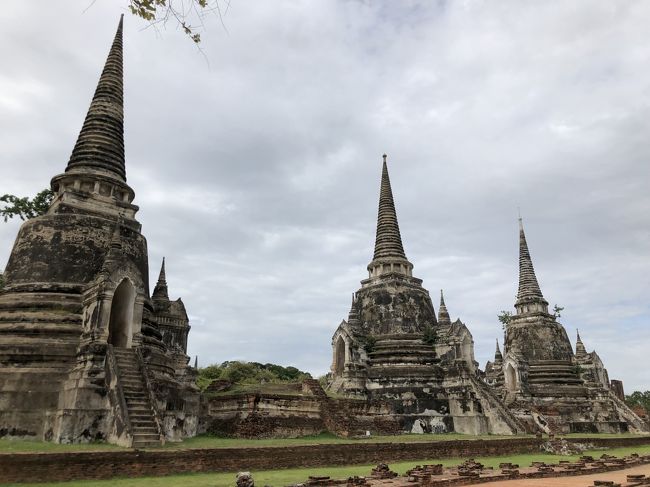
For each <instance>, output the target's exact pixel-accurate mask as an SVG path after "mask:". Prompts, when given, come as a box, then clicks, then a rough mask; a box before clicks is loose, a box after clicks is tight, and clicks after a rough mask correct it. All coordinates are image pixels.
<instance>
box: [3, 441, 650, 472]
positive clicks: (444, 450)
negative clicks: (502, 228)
mask: <svg viewBox="0 0 650 487" xmlns="http://www.w3.org/2000/svg"><path fill="white" fill-rule="evenodd" d="M544 441H545V440H542V439H538V438H506V439H494V440H453V441H435V442H433V441H432V442H426V443H425V442H423V443H413V442H411V443H369V442H368V443H365V442H363V440H360V441H359V442H357V443H353V444H329V445H306V446H296V447H274V448H271V447H268V448H267V447H265V448H219V449H188V450H135V451H114V452H107V451H102V452H71V453H10V454H0V483H9V482H36V481H42V480H43V479H48V481H64V480H91V479H109V478H113V477H144V476H165V475H174V474H181V473H191V472H237V471H240V470H271V469H273V470H275V469H282V468H298V467H319V466H335V465H353V464H373V463H379V462H395V461H406V460H424V459H437V458H451V457H474V456H498V455H511V454H521V453H533V452H538V451H540V445H541V444H542V443H543V442H544ZM568 441H570V442H576V443H591V444H593V445H594V446H595V447H607V448H615V447H624V446H625V447H634V446H639V445H647V444H650V436H640V437H631V438H630V437H627V438H571V439H569V440H568Z"/></svg>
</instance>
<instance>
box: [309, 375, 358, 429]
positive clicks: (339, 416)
mask: <svg viewBox="0 0 650 487" xmlns="http://www.w3.org/2000/svg"><path fill="white" fill-rule="evenodd" d="M302 384H303V389H306V390H308V391H309V392H311V393H312V394H313V395H314V397H315V398H316V400H317V401H318V402H319V403H320V405H321V415H322V418H323V422H324V423H325V427H326V428H327V429H328V431H329V432H330V433H333V434H335V435H337V436H342V437H348V436H352V435H353V434H355V433H356V431H355V421H354V419H353V418H352V417H351V416H350V415H349V413H348V412H347V411H345V410H343V409H341V408H340V407H339V405H338V404H337V402H336V401H333V400H332V399H330V398H329V397H328V396H327V394H326V393H325V391H324V390H323V388H322V387H321V385H320V382H318V381H317V380H316V379H305V380H304V381H303V383H302Z"/></svg>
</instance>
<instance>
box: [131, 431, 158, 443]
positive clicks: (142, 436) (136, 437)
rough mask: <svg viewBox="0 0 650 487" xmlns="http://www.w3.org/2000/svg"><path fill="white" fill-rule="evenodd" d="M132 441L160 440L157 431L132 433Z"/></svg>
mask: <svg viewBox="0 0 650 487" xmlns="http://www.w3.org/2000/svg"><path fill="white" fill-rule="evenodd" d="M133 441H160V435H159V434H158V433H133Z"/></svg>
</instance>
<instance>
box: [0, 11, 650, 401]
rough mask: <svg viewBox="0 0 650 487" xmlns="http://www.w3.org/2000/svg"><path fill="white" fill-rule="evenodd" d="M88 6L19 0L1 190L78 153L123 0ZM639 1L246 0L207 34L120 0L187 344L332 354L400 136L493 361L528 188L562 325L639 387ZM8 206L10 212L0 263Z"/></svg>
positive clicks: (646, 86)
mask: <svg viewBox="0 0 650 487" xmlns="http://www.w3.org/2000/svg"><path fill="white" fill-rule="evenodd" d="M85 7H86V6H85V5H81V4H75V3H73V2H69V3H67V4H65V5H61V4H56V5H54V4H52V5H50V4H46V5H39V6H36V5H35V4H34V3H33V2H18V1H15V2H11V3H10V4H9V6H6V7H5V10H6V12H4V13H3V17H2V18H1V19H0V37H1V38H2V41H3V42H1V43H0V58H1V59H2V61H3V72H2V75H0V88H1V89H0V91H1V93H2V94H1V95H0V114H1V115H0V144H1V146H2V147H3V152H2V161H3V179H2V183H1V184H0V193H4V192H16V193H21V194H30V193H31V194H33V193H35V192H36V191H38V190H39V189H41V188H43V187H45V186H46V185H47V184H48V183H49V180H50V178H51V177H52V176H53V175H55V174H56V173H58V172H60V171H62V170H63V169H64V167H65V163H66V161H67V158H68V157H69V153H70V150H71V149H72V146H73V144H74V140H75V137H76V135H77V133H78V130H79V128H80V127H81V123H82V121H83V117H84V115H85V111H86V109H87V106H88V103H89V101H90V98H91V96H92V91H93V89H94V87H95V83H96V81H97V78H98V76H99V73H100V70H101V67H102V64H103V62H104V59H105V56H106V53H107V51H108V47H109V44H110V40H111V38H112V34H113V29H114V24H115V23H116V22H117V17H118V15H119V13H121V12H122V11H124V9H125V6H124V5H120V4H119V2H115V3H111V4H110V5H109V4H108V3H102V2H97V3H96V4H94V5H93V6H92V7H91V8H90V9H88V10H87V12H86V13H82V11H83V9H84V8H85ZM649 18H650V6H648V4H647V3H646V2H641V1H637V2H626V3H624V4H623V3H618V4H616V3H612V2H606V1H598V2H594V1H586V0H585V1H580V2H570V3H567V2H547V3H544V4H541V3H539V2H521V1H511V2H510V1H503V2H499V3H489V2H475V1H468V2H437V3H433V2H400V3H394V2H385V3H381V2H375V3H366V2H349V1H348V2H346V1H341V2H330V1H324V0H323V1H309V2H245V1H243V0H241V1H240V0H238V1H235V2H232V4H231V8H230V10H229V12H228V14H227V16H226V18H225V23H226V26H227V29H228V31H227V32H226V31H224V30H223V28H222V27H221V26H220V24H219V22H218V19H210V20H209V21H208V24H207V28H208V30H207V32H205V33H204V46H203V49H204V52H205V57H204V56H203V55H201V54H200V53H198V52H197V51H196V49H195V48H194V47H193V46H192V45H191V43H190V42H189V41H187V39H185V37H184V36H183V34H182V33H180V32H177V31H175V30H174V29H172V28H170V29H168V30H162V31H160V32H159V33H156V32H155V31H154V30H152V29H146V30H142V27H143V24H141V23H140V22H139V21H138V20H137V19H135V18H132V17H130V16H128V15H127V18H126V26H125V27H126V32H125V56H126V58H125V62H126V66H125V75H126V84H125V86H126V117H127V118H126V144H127V172H128V177H129V182H130V184H132V185H133V187H134V189H135V191H136V203H137V204H139V205H140V206H141V211H140V213H139V218H140V221H141V222H142V223H143V231H144V233H145V235H146V236H147V238H148V242H149V250H150V265H151V274H152V279H153V278H155V277H156V275H157V271H158V266H159V263H160V260H161V258H162V256H163V255H165V256H167V258H168V269H167V270H168V280H169V286H170V292H171V294H172V295H175V296H182V297H183V300H184V302H185V304H186V306H187V308H188V311H189V312H190V314H191V317H192V324H193V329H192V332H191V334H190V353H191V354H197V355H199V357H200V358H199V360H200V362H201V363H202V364H207V363H208V362H220V361H223V360H230V359H235V358H239V359H249V360H256V361H272V362H278V363H283V364H293V365H296V366H298V367H303V368H307V369H309V370H310V371H312V372H313V373H315V374H318V373H323V372H325V371H326V370H327V368H328V367H329V364H330V350H329V340H330V337H331V334H332V333H333V331H334V329H335V327H336V325H337V324H338V323H339V322H340V320H341V319H342V318H344V317H346V315H347V311H348V307H349V297H350V293H351V292H353V291H354V290H355V289H356V288H357V287H358V285H359V280H361V279H362V278H364V277H365V274H366V270H365V266H366V265H367V263H368V261H369V260H370V258H371V253H372V245H373V240H374V224H375V218H376V203H377V197H378V187H379V171H380V160H381V159H380V156H381V154H382V153H383V152H387V153H388V154H389V164H390V166H389V168H390V171H391V179H392V182H393V190H394V192H395V197H396V199H397V211H398V216H399V218H400V224H401V230H402V235H403V238H404V246H405V249H406V252H407V255H408V257H409V259H410V260H411V261H412V262H413V263H414V264H415V274H416V275H417V276H418V277H421V278H423V279H424V284H425V286H426V287H427V288H428V289H429V290H430V292H431V294H432V297H433V300H434V303H435V304H437V296H438V292H439V291H438V290H439V289H440V288H444V289H445V297H446V301H447V305H448V307H449V310H450V313H451V314H452V316H453V317H460V318H461V319H463V320H464V321H466V322H467V323H468V325H469V326H470V329H471V331H472V333H473V334H474V339H475V344H476V355H477V358H478V359H479V361H480V362H481V364H484V363H485V360H487V359H488V358H490V357H491V356H492V354H493V351H494V348H493V347H494V338H496V337H499V338H500V337H501V335H502V331H501V327H500V324H499V322H498V321H497V320H496V315H497V313H498V312H499V311H500V310H501V309H511V307H512V304H513V301H514V294H515V293H516V278H517V276H516V273H517V226H516V216H517V207H521V211H522V213H523V216H524V221H525V225H526V229H527V234H528V237H529V244H530V248H531V252H532V256H533V260H534V263H535V266H536V269H537V273H538V277H539V279H540V284H541V286H542V290H543V292H544V293H545V295H546V297H547V299H548V300H549V301H550V302H551V303H552V304H553V303H558V304H560V305H562V306H564V307H565V311H564V313H563V316H562V321H563V323H564V324H565V325H566V326H567V330H568V332H569V334H570V336H572V337H573V336H574V332H575V328H576V327H578V328H580V330H581V335H582V338H583V340H584V341H585V344H586V345H587V347H588V348H589V349H593V348H595V349H596V350H597V351H598V352H599V354H600V355H601V357H602V358H603V360H604V361H605V364H606V365H607V367H608V368H609V371H610V375H611V376H612V377H620V378H623V379H624V380H625V383H626V388H627V390H633V389H635V388H636V389H640V388H644V389H647V388H648V383H647V377H645V375H644V372H643V371H641V370H639V369H638V367H636V365H637V364H638V363H640V362H642V361H643V359H644V358H645V349H646V348H647V346H648V344H650V336H648V319H649V318H650V309H649V308H650V306H649V304H648V299H647V296H648V295H650V282H649V280H648V279H647V276H648V274H649V273H650V260H649V259H648V248H649V247H650V246H649V244H650V224H649V223H648V218H647V213H648V209H649V208H650V195H649V194H648V192H647V189H646V188H647V184H648V181H649V180H650V169H649V166H648V164H647V161H648V158H649V156H650V151H649V149H648V144H647V140H648V139H649V137H648V135H649V133H648V132H649V124H648V120H650V117H649V116H648V115H649V113H648V112H649V107H650V102H649V97H650V70H649V69H648V67H647V66H650V63H649V62H648V61H649V60H650V46H648V44H647V42H646V34H647V28H646V26H647V21H648V19H649ZM24 19H29V22H25V21H24ZM17 228H18V225H17V224H16V223H15V222H14V223H11V224H6V225H0V261H2V262H4V261H6V258H7V257H8V255H9V252H10V249H11V245H12V243H13V239H14V237H15V234H16V232H17Z"/></svg>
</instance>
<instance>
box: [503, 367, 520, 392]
mask: <svg viewBox="0 0 650 487" xmlns="http://www.w3.org/2000/svg"><path fill="white" fill-rule="evenodd" d="M505 382H506V388H507V389H508V391H510V392H515V391H516V390H517V371H516V370H515V368H514V367H513V366H512V364H508V365H507V366H506V373H505Z"/></svg>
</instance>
